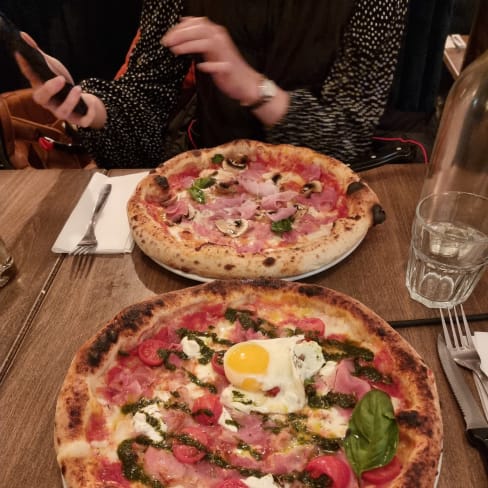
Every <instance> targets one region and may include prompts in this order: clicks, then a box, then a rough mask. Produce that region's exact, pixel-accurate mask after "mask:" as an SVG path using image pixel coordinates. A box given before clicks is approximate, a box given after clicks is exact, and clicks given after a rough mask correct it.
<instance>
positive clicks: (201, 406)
mask: <svg viewBox="0 0 488 488" xmlns="http://www.w3.org/2000/svg"><path fill="white" fill-rule="evenodd" d="M191 412H192V416H193V418H194V419H195V420H196V421H197V422H198V423H199V424H201V425H214V424H216V423H217V422H218V420H219V417H220V416H221V415H222V404H221V403H220V399H219V397H218V396H217V395H212V393H207V394H205V395H202V396H201V397H198V398H197V399H196V400H195V401H194V402H193V407H192V409H191Z"/></svg>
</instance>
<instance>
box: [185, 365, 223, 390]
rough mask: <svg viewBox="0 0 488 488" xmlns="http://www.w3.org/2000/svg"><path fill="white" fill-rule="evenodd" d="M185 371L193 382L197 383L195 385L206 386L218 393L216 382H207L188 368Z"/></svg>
mask: <svg viewBox="0 0 488 488" xmlns="http://www.w3.org/2000/svg"><path fill="white" fill-rule="evenodd" d="M185 371H186V374H187V375H188V378H190V381H191V382H192V383H195V385H198V386H201V387H202V388H206V389H207V390H208V391H209V392H210V393H217V387H216V386H215V385H214V384H212V383H207V382H206V381H202V380H201V379H199V378H198V377H197V376H195V375H194V374H193V373H191V372H190V371H187V370H185Z"/></svg>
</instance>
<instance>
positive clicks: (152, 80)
mask: <svg viewBox="0 0 488 488" xmlns="http://www.w3.org/2000/svg"><path fill="white" fill-rule="evenodd" d="M241 1H243V0H241ZM261 1H263V0H261ZM301 1H302V2H303V0H301ZM324 1H325V0H320V2H324ZM306 2H312V0H306ZM353 4H354V6H353V10H352V14H351V15H350V17H349V20H348V22H347V24H346V25H345V27H344V28H343V31H342V40H341V43H340V45H339V48H338V51H337V53H336V55H335V56H334V58H333V62H332V63H331V65H330V67H329V69H328V72H327V73H324V77H323V83H322V84H321V85H322V88H321V90H320V91H314V90H312V89H310V88H303V87H298V88H293V89H290V90H288V91H289V93H290V106H289V109H288V112H287V114H286V116H285V117H284V118H283V119H282V120H281V121H280V122H279V123H278V124H276V125H274V126H273V127H271V128H262V135H263V137H262V139H264V140H266V141H268V142H272V143H288V144H295V145H300V146H308V147H310V148H312V149H315V150H317V151H319V152H323V153H325V154H328V155H331V156H334V157H336V158H338V159H341V160H343V161H347V162H351V161H354V160H355V159H357V158H358V157H360V156H361V155H363V154H364V153H365V152H366V151H367V150H368V148H369V147H370V144H371V137H372V135H373V132H374V129H375V127H376V125H377V123H378V120H379V118H380V117H381V115H382V113H383V111H384V109H385V106H386V103H387V100H388V95H389V92H390V87H391V83H392V81H393V76H394V72H395V67H396V61H397V58H398V53H399V49H400V46H401V42H402V39H403V31H404V26H405V18H406V12H407V7H408V0H375V1H371V0H353ZM302 5H303V4H302ZM309 5H310V4H309ZM184 8H185V5H184V0H145V2H144V5H143V11H142V15H141V26H140V27H141V38H140V41H139V42H138V44H137V46H136V48H135V50H134V53H133V54H132V56H131V59H130V62H129V68H128V70H127V73H126V74H125V75H124V76H123V77H122V78H120V79H118V80H111V81H105V80H100V79H88V80H84V81H83V82H81V86H82V88H83V89H84V90H85V91H86V92H90V93H93V94H95V95H97V96H98V97H100V98H101V99H102V100H103V101H104V103H105V105H106V107H107V116H108V118H107V123H106V125H105V127H104V128H103V129H100V130H95V129H80V131H79V135H80V139H81V143H82V144H83V145H84V146H85V147H86V148H87V149H88V150H89V152H90V153H91V154H92V155H93V156H94V158H95V159H96V161H97V163H98V164H99V166H101V167H105V168H114V167H150V166H156V165H158V164H160V163H161V162H163V161H164V160H165V159H166V158H167V157H168V155H167V154H165V150H164V148H165V140H166V127H167V123H168V120H169V117H170V115H171V114H172V113H173V111H174V109H175V106H176V103H177V100H178V96H179V93H180V88H181V84H182V80H183V78H184V77H185V74H186V73H187V70H188V67H189V64H190V60H189V59H188V58H187V57H175V56H174V55H173V54H172V53H171V52H170V51H169V50H168V49H167V48H165V47H163V46H161V44H160V39H161V37H162V36H163V35H164V33H165V32H166V30H167V29H168V28H169V27H171V26H173V25H175V24H176V23H177V22H178V19H179V17H180V16H181V14H182V13H183V12H184ZM309 10H310V9H309ZM238 47H239V46H238ZM266 74H268V73H266ZM275 81H276V82H277V83H278V84H280V80H279V79H275ZM204 144H205V141H204Z"/></svg>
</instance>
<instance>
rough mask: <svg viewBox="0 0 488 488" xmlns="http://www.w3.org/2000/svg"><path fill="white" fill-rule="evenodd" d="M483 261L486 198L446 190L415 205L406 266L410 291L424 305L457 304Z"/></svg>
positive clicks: (487, 237) (487, 232)
mask: <svg viewBox="0 0 488 488" xmlns="http://www.w3.org/2000/svg"><path fill="white" fill-rule="evenodd" d="M487 264H488V198H486V197H484V196H481V195H476V194H473V193H467V192H460V191H448V192H445V193H434V194H431V195H428V196H426V197H424V198H423V199H422V200H420V202H419V203H418V205H417V209H416V214H415V218H414V221H413V225H412V240H411V243H410V255H409V260H408V265H407V274H406V285H407V288H408V290H409V292H410V296H411V297H412V298H413V299H414V300H417V301H419V302H420V303H422V304H424V305H425V306H427V307H430V308H446V307H452V306H455V305H458V304H460V303H463V302H464V301H465V300H466V299H467V298H468V297H469V295H470V294H471V292H472V291H473V289H474V287H475V286H476V284H477V283H478V281H479V279H480V278H481V276H482V275H483V272H484V271H485V269H486V267H487Z"/></svg>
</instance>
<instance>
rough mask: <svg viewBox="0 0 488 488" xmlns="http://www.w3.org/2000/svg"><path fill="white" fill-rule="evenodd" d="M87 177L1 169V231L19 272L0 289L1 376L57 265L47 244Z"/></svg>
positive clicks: (57, 262) (55, 234)
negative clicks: (9, 355) (10, 281)
mask: <svg viewBox="0 0 488 488" xmlns="http://www.w3.org/2000/svg"><path fill="white" fill-rule="evenodd" d="M90 177H91V174H90V173H89V172H83V171H80V172H76V173H70V172H69V171H64V172H63V171H56V170H53V171H29V172H23V171H0V195H1V197H0V235H1V236H2V239H3V240H4V241H5V243H6V245H7V247H8V248H9V249H10V250H11V252H12V253H13V256H14V260H15V264H16V267H17V270H18V272H17V276H16V278H15V279H14V280H13V282H12V283H9V284H8V286H6V287H4V288H1V289H0V378H1V372H2V371H3V370H4V368H5V367H6V364H7V363H8V362H9V361H10V359H9V358H8V357H7V356H8V354H9V353H10V354H13V352H14V351H15V350H16V347H17V346H18V345H19V343H20V339H21V338H22V337H23V335H24V333H25V332H26V329H27V327H28V324H29V323H30V320H31V318H33V316H34V315H35V312H36V309H37V307H38V306H39V305H40V303H41V301H42V299H43V296H44V292H45V291H46V290H47V289H48V288H49V285H50V281H51V279H52V277H53V275H54V274H55V272H56V267H57V266H58V265H59V263H60V261H59V259H58V258H59V256H57V255H56V254H53V253H52V252H51V246H52V244H53V243H54V240H55V239H56V236H57V235H58V234H59V232H60V230H61V228H62V226H63V224H64V221H65V220H66V219H67V218H68V216H69V214H70V213H71V210H72V209H73V207H74V205H75V204H76V202H77V201H78V199H79V198H80V195H81V193H82V192H83V189H84V188H85V186H86V184H87V183H88V181H89V179H90ZM60 197H61V198H60Z"/></svg>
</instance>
